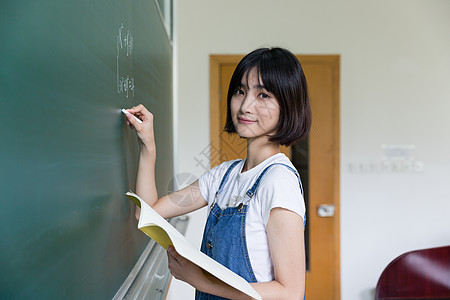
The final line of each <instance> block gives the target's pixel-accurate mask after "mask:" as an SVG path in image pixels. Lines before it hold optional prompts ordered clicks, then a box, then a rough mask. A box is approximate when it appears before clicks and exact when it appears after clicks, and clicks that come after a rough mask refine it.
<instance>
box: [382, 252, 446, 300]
mask: <svg viewBox="0 0 450 300" xmlns="http://www.w3.org/2000/svg"><path fill="white" fill-rule="evenodd" d="M375 299H376V300H390V299H396V300H406V299H416V300H419V299H420V300H423V299H450V246H445V247H439V248H431V249H423V250H417V251H411V252H407V253H405V254H402V255H400V256H399V257H397V258H396V259H394V260H393V261H392V262H391V263H390V264H389V265H388V266H387V267H386V269H384V271H383V273H381V276H380V279H379V280H378V283H377V288H376V292H375Z"/></svg>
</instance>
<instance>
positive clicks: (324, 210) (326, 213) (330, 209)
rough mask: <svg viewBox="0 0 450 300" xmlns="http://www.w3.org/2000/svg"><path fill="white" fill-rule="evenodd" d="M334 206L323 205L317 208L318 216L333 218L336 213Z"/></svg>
mask: <svg viewBox="0 0 450 300" xmlns="http://www.w3.org/2000/svg"><path fill="white" fill-rule="evenodd" d="M335 210H336V209H335V206H334V204H321V205H319V207H318V208H317V215H318V216H319V217H321V218H331V217H333V216H334V212H335Z"/></svg>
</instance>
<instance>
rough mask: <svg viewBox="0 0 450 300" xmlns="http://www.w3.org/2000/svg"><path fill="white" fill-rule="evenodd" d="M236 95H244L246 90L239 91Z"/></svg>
mask: <svg viewBox="0 0 450 300" xmlns="http://www.w3.org/2000/svg"><path fill="white" fill-rule="evenodd" d="M234 93H235V94H236V95H244V90H243V89H237V90H236V91H235V92H234Z"/></svg>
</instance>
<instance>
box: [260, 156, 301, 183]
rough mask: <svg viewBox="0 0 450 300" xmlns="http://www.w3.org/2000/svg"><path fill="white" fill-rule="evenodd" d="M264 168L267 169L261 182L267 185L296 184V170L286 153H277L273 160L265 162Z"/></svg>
mask: <svg viewBox="0 0 450 300" xmlns="http://www.w3.org/2000/svg"><path fill="white" fill-rule="evenodd" d="M266 168H268V170H267V171H266V172H265V174H264V176H263V177H262V178H261V184H266V185H269V186H270V185H281V186H284V185H286V184H292V183H296V184H298V177H297V175H298V171H297V169H296V168H295V166H294V165H293V164H292V162H291V161H290V160H289V158H288V157H287V156H286V155H284V154H280V155H278V156H277V157H276V158H275V159H274V160H273V161H271V162H270V163H268V164H267V166H266Z"/></svg>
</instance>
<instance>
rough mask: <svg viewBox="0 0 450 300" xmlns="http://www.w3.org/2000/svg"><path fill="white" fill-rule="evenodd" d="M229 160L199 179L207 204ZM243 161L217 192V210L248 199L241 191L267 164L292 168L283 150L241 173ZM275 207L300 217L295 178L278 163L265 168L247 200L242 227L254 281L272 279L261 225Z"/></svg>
mask: <svg viewBox="0 0 450 300" xmlns="http://www.w3.org/2000/svg"><path fill="white" fill-rule="evenodd" d="M233 162H234V161H227V162H224V163H222V164H220V165H219V166H217V167H215V168H213V169H211V170H209V171H208V172H206V173H205V174H203V175H202V176H201V177H200V178H199V187H200V191H201V193H202V196H203V197H204V198H205V200H206V201H207V202H208V207H209V206H210V205H211V203H212V202H213V201H214V195H215V193H216V191H217V190H218V188H219V185H220V182H221V180H222V178H223V176H224V175H225V172H226V171H227V170H228V167H229V166H230V165H231V164H232V163H233ZM244 163H245V160H242V161H241V162H240V163H238V164H237V165H236V166H235V167H234V169H233V170H232V171H231V173H230V175H229V177H228V181H227V182H226V184H225V186H224V187H223V190H222V192H221V193H220V194H219V196H218V199H217V204H216V205H219V207H220V208H221V209H225V208H226V207H230V206H237V205H239V203H241V202H245V201H246V200H247V199H248V198H247V197H245V193H246V192H247V191H248V190H249V189H250V188H251V187H252V186H253V184H254V183H255V182H256V179H257V178H258V176H259V174H260V173H261V172H262V171H263V170H264V169H265V167H267V166H268V165H270V164H273V163H283V164H286V165H288V166H290V167H291V168H294V169H295V167H294V166H293V165H292V163H291V161H290V160H289V158H287V157H286V155H284V154H283V153H278V154H275V155H273V156H271V157H269V158H267V159H266V160H265V161H263V162H261V163H260V164H259V165H257V166H255V167H253V168H252V169H250V170H248V171H246V172H243V173H241V170H242V167H243V166H244ZM244 199H245V200H244ZM235 200H237V201H235ZM234 202H236V204H234V205H230V206H228V205H229V203H234ZM275 207H281V208H285V209H288V210H291V211H293V212H295V213H297V214H298V215H299V216H301V217H302V219H303V217H304V214H305V202H304V200H303V196H302V194H301V192H300V187H299V183H298V178H297V176H295V174H294V172H292V171H291V170H289V169H288V168H287V167H286V166H282V165H275V166H273V167H271V168H270V169H269V170H268V172H267V173H266V174H265V175H264V176H263V178H262V180H261V182H260V184H259V186H258V188H257V190H256V193H255V195H254V196H253V198H252V199H251V200H250V202H249V203H248V211H247V219H246V228H245V233H246V239H247V249H248V254H249V258H250V263H251V265H252V268H253V272H254V273H255V276H256V279H257V280H258V282H267V281H272V280H274V279H275V277H274V271H273V263H272V259H271V256H270V251H269V244H268V240H267V232H266V228H265V226H266V224H267V222H268V220H269V216H270V211H271V209H272V208H275ZM208 213H209V211H208Z"/></svg>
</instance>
